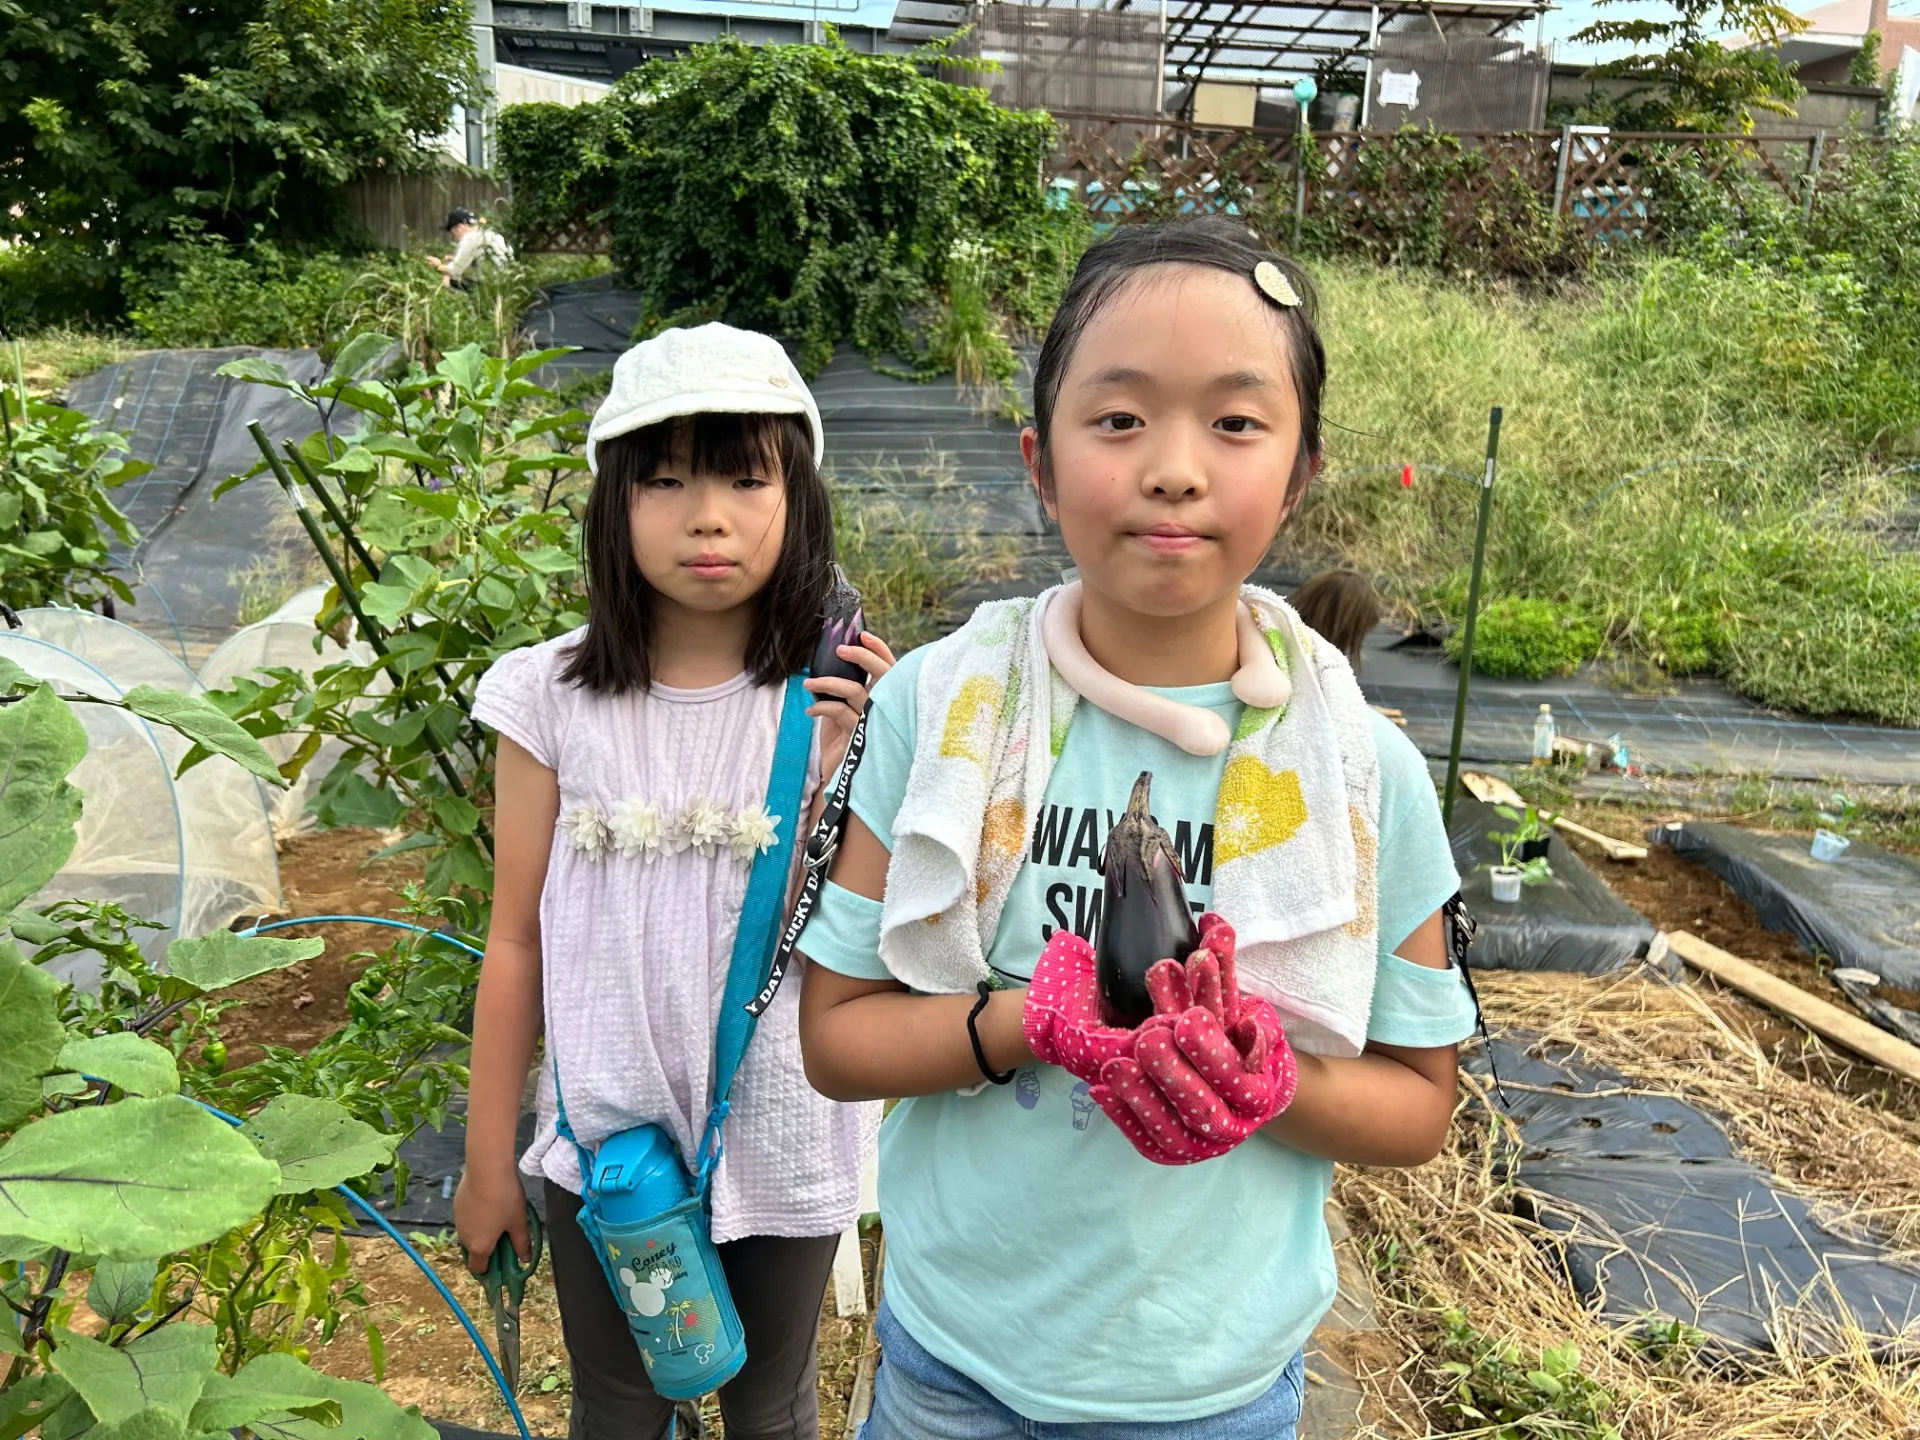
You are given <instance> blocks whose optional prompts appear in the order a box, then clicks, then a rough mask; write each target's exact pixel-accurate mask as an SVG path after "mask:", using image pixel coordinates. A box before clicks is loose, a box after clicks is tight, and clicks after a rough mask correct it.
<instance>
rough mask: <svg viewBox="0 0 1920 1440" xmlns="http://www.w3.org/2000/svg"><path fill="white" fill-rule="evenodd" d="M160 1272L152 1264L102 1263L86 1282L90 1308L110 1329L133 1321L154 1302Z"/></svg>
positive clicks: (112, 1261)
mask: <svg viewBox="0 0 1920 1440" xmlns="http://www.w3.org/2000/svg"><path fill="white" fill-rule="evenodd" d="M159 1270H160V1267H159V1265H158V1264H156V1263H155V1262H154V1261H152V1260H102V1261H101V1262H100V1263H99V1264H98V1265H95V1266H94V1267H93V1278H92V1279H91V1280H89V1281H88V1282H87V1308H88V1309H89V1310H91V1311H93V1313H94V1314H96V1315H98V1316H99V1317H100V1318H101V1319H102V1320H104V1321H106V1322H107V1323H108V1324H109V1325H119V1324H122V1323H124V1322H125V1321H128V1320H131V1319H133V1317H134V1316H136V1315H138V1314H139V1313H140V1312H141V1311H142V1310H144V1309H146V1308H147V1301H149V1300H150V1299H152V1298H153V1280H154V1276H155V1275H157V1274H158V1273H159Z"/></svg>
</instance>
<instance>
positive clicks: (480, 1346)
mask: <svg viewBox="0 0 1920 1440" xmlns="http://www.w3.org/2000/svg"><path fill="white" fill-rule="evenodd" d="M321 918H327V919H337V918H341V917H337V916H327V917H321ZM345 918H348V919H353V920H358V919H360V918H362V917H360V916H357V915H354V916H348V917H345ZM287 923H289V924H297V923H299V922H297V921H289V922H287ZM412 928H414V929H419V928H420V927H419V926H414V927H412ZM427 933H428V934H430V935H435V934H438V933H439V932H438V931H435V930H430V931H428V932H427ZM82 1078H84V1079H87V1080H91V1081H93V1082H94V1083H95V1084H99V1085H104V1084H106V1083H107V1082H106V1081H104V1080H101V1079H100V1078H99V1077H98V1076H95V1075H86V1076H83V1077H82ZM185 1098H186V1099H188V1100H193V1103H194V1104H196V1105H198V1106H199V1107H200V1108H201V1109H202V1110H205V1111H206V1112H207V1113H208V1114H210V1115H217V1116H219V1117H220V1118H221V1119H222V1120H224V1121H226V1122H227V1123H228V1124H229V1125H232V1126H234V1127H235V1128H238V1127H239V1126H240V1124H241V1123H242V1122H241V1120H240V1117H239V1116H237V1115H229V1114H228V1113H227V1112H226V1111H224V1110H222V1109H220V1108H219V1107H218V1106H217V1105H209V1104H208V1103H207V1102H206V1101H204V1100H194V1098H193V1096H191V1095H188V1096H186V1097H185ZM333 1193H334V1194H336V1195H338V1196H339V1197H340V1198H341V1199H342V1200H346V1201H348V1202H349V1203H351V1204H353V1205H354V1206H356V1207H357V1208H358V1209H359V1210H360V1211H361V1212H362V1213H363V1214H364V1215H365V1216H366V1217H367V1218H368V1219H369V1220H371V1221H373V1223H374V1224H376V1225H378V1226H379V1227H380V1228H381V1229H382V1230H384V1231H385V1232H386V1234H387V1238H388V1239H389V1240H391V1241H393V1243H394V1244H396V1245H398V1246H399V1247H400V1249H401V1250H402V1251H403V1252H404V1253H405V1254H406V1257H407V1258H408V1259H409V1260H411V1261H413V1263H414V1264H415V1265H416V1266H418V1267H419V1270H420V1273H421V1274H422V1275H424V1276H426V1277H427V1281H428V1283H429V1284H431V1285H432V1286H433V1288H434V1289H435V1290H438V1291H439V1292H440V1298H441V1299H442V1300H444V1301H446V1302H447V1308H448V1309H449V1310H451V1311H453V1316H454V1319H456V1320H458V1321H459V1322H460V1325H461V1328H462V1329H464V1330H465V1331H466V1332H467V1338H468V1339H469V1340H471V1341H473V1348H474V1349H476V1350H478V1351H479V1352H480V1358H481V1359H482V1360H484V1361H486V1362H487V1370H488V1372H489V1373H490V1374H491V1375H492V1376H493V1383H494V1384H495V1385H497V1386H499V1387H500V1398H501V1399H502V1400H505V1401H506V1402H507V1409H508V1410H509V1411H510V1412H512V1415H513V1423H514V1425H515V1427H516V1428H518V1430H519V1431H520V1440H533V1432H532V1431H530V1430H528V1429H527V1422H526V1418H525V1417H524V1416H522V1415H521V1413H520V1406H519V1404H518V1402H517V1401H515V1400H514V1398H513V1391H512V1389H511V1388H509V1386H508V1385H507V1377H506V1376H505V1375H503V1374H501V1373H500V1363H499V1362H498V1361H497V1360H495V1359H494V1358H493V1352H492V1351H491V1350H489V1349H488V1348H487V1342H486V1341H484V1340H482V1339H481V1338H480V1332H479V1331H478V1330H476V1329H475V1328H474V1324H473V1321H472V1320H471V1319H469V1318H468V1316H467V1312H466V1311H465V1310H464V1309H463V1308H462V1307H461V1304H460V1302H459V1301H458V1300H456V1299H454V1298H453V1292H452V1291H451V1290H449V1289H447V1286H446V1282H445V1281H443V1280H442V1279H441V1278H440V1276H439V1274H438V1272H436V1271H435V1270H434V1268H433V1267H432V1266H431V1265H429V1264H427V1262H426V1259H425V1258H424V1257H423V1256H422V1255H421V1254H420V1252H419V1251H418V1250H416V1249H414V1248H413V1246H412V1245H411V1244H409V1243H408V1241H407V1237H406V1236H404V1235H402V1234H401V1233H400V1232H399V1231H398V1230H396V1229H394V1228H393V1223H392V1222H391V1221H389V1220H388V1219H387V1217H386V1216H384V1215H382V1214H381V1213H380V1212H379V1211H378V1210H376V1209H374V1208H373V1205H372V1204H371V1202H369V1201H368V1200H367V1199H366V1197H365V1196H363V1195H361V1194H359V1193H358V1192H357V1191H353V1190H349V1189H348V1188H347V1187H346V1186H344V1185H336V1186H334V1187H333Z"/></svg>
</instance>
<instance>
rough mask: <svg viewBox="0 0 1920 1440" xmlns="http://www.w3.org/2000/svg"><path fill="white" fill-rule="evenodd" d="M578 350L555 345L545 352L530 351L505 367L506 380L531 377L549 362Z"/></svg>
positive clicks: (573, 347)
mask: <svg viewBox="0 0 1920 1440" xmlns="http://www.w3.org/2000/svg"><path fill="white" fill-rule="evenodd" d="M579 348H580V347H579V346H578V345H555V346H553V347H552V348H551V349H547V350H530V351H528V352H527V353H526V354H525V355H522V356H521V357H520V358H519V359H517V360H515V361H514V362H513V363H512V364H511V365H509V366H507V377H506V378H507V379H509V380H519V379H521V378H522V377H524V376H527V375H531V374H532V373H533V372H534V371H536V370H538V369H539V368H540V367H541V366H542V365H544V364H546V363H547V362H548V361H549V360H558V359H559V358H560V357H561V356H562V355H571V354H573V352H574V351H576V350H578V349H579Z"/></svg>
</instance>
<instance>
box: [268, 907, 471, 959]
mask: <svg viewBox="0 0 1920 1440" xmlns="http://www.w3.org/2000/svg"><path fill="white" fill-rule="evenodd" d="M330 922H337V923H342V924H353V925H384V926H386V927H387V929H389V930H411V931H413V932H414V933H415V934H416V935H431V936H432V937H433V938H434V939H436V940H444V941H446V942H447V944H449V945H455V946H458V947H459V948H460V949H462V950H464V951H466V952H467V953H468V954H469V955H471V956H473V957H474V958H475V959H476V960H484V959H486V958H487V957H486V952H485V951H484V950H482V949H481V948H480V947H479V946H477V945H472V944H469V943H468V942H467V941H465V940H462V939H461V938H460V937H459V936H458V935H455V934H452V933H451V932H449V931H446V930H435V929H432V928H431V927H429V926H426V925H415V924H413V923H412V922H411V921H408V920H388V919H384V918H383V917H381V916H379V915H302V916H300V917H298V918H297V919H293V920H273V921H269V922H268V923H267V924H265V925H250V926H248V927H247V928H246V929H245V930H240V931H237V932H235V933H237V934H239V935H241V936H243V937H247V936H253V935H264V934H266V933H267V932H268V931H269V930H285V929H288V928H289V927H291V926H295V925H324V924H328V923H330Z"/></svg>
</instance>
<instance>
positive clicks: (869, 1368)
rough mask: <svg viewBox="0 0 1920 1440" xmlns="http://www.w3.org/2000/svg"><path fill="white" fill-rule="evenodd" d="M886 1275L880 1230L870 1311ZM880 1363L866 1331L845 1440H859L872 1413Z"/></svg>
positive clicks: (877, 1350)
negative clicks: (874, 1375) (861, 1431)
mask: <svg viewBox="0 0 1920 1440" xmlns="http://www.w3.org/2000/svg"><path fill="white" fill-rule="evenodd" d="M886 1273H887V1237H886V1233H885V1232H884V1231H883V1232H881V1235H880V1244H879V1246H878V1247H877V1248H876V1249H875V1250H874V1254H873V1309H874V1313H875V1314H878V1313H879V1311H880V1298H881V1296H880V1287H881V1285H882V1284H883V1283H884V1280H885V1276H886ZM879 1362H880V1342H879V1341H878V1340H876V1339H875V1338H874V1335H873V1330H872V1328H871V1327H869V1328H868V1330H867V1340H866V1344H864V1345H862V1346H861V1347H860V1361H859V1363H858V1364H857V1365H856V1366H855V1367H854V1371H853V1393H852V1394H851V1395H849V1396H848V1397H847V1428H846V1431H845V1434H844V1440H859V1437H860V1427H861V1426H862V1425H864V1424H865V1423H866V1421H867V1416H868V1415H869V1414H871V1413H872V1411H873V1372H874V1370H875V1369H876V1368H877V1367H878V1365H879Z"/></svg>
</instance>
